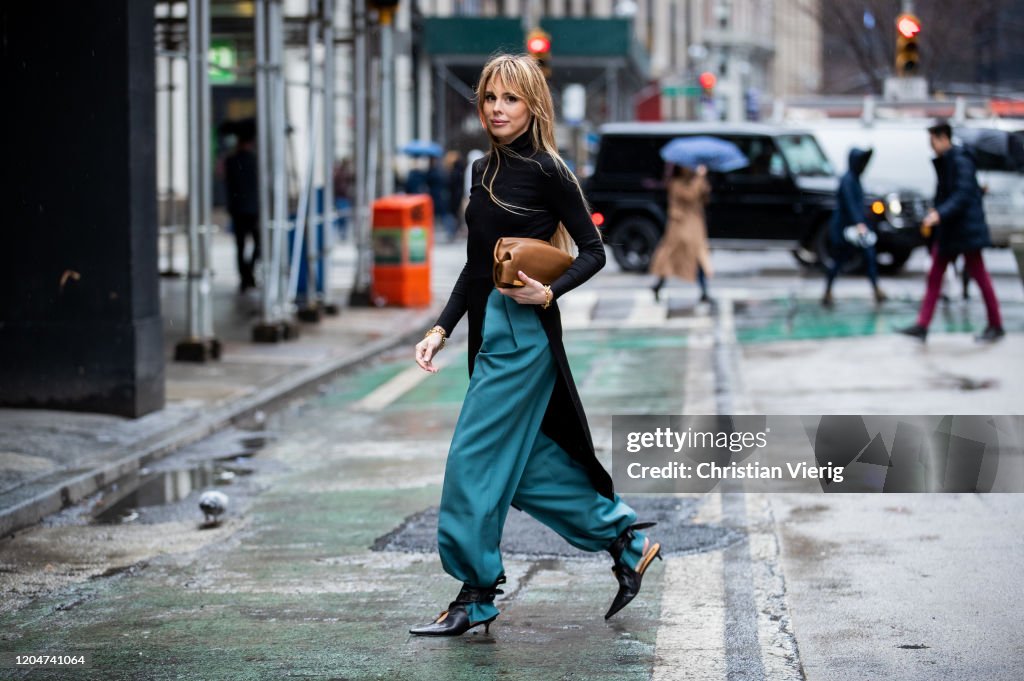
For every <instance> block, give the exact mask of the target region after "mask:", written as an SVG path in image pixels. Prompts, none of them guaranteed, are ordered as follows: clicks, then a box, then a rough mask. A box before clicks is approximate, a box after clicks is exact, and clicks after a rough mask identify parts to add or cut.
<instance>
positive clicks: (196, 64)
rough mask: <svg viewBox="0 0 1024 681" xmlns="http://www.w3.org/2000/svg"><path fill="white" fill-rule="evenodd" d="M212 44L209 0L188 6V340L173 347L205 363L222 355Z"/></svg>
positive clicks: (192, 1) (185, 358)
mask: <svg viewBox="0 0 1024 681" xmlns="http://www.w3.org/2000/svg"><path fill="white" fill-rule="evenodd" d="M209 43H210V4H209V0H189V2H188V66H189V69H188V71H189V72H188V147H189V153H188V162H189V169H188V171H189V172H188V218H189V220H188V222H189V224H188V282H187V300H186V305H187V309H186V312H187V318H188V322H187V326H188V337H187V338H185V339H184V340H182V341H181V342H179V343H178V344H177V346H176V347H175V352H174V358H175V360H179V361H193V362H195V361H198V362H205V361H206V360H208V359H217V358H219V357H220V342H219V341H217V339H215V338H214V337H213V314H212V300H211V293H212V291H211V288H212V286H211V278H212V272H211V271H210V233H211V231H212V225H210V202H211V198H212V197H211V195H210V193H211V189H212V186H211V181H212V175H211V168H210V155H209V150H210V147H209V144H210V143H209V137H210V134H209V133H210V81H209V69H208V67H207V57H206V55H207V52H208V50H209Z"/></svg>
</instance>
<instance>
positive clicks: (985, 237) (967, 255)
mask: <svg viewBox="0 0 1024 681" xmlns="http://www.w3.org/2000/svg"><path fill="white" fill-rule="evenodd" d="M928 134H929V135H930V137H931V145H932V150H933V151H934V152H935V160H934V161H932V163H933V164H934V165H935V174H936V176H937V177H938V184H937V186H936V189H935V208H933V209H932V210H931V211H929V212H928V214H927V215H926V216H925V218H924V222H922V223H921V227H922V229H923V230H924V231H925V232H926V233H928V232H930V231H932V230H934V231H935V240H934V241H933V243H932V266H931V269H930V270H929V272H928V288H927V289H926V291H925V295H924V300H923V301H922V302H921V310H920V312H919V313H918V317H917V322H916V323H915V324H912V325H910V326H908V327H906V328H903V329H898V331H899V332H900V333H902V334H906V335H908V336H912V337H914V338H917V339H919V340H921V341H924V340H925V338H927V336H928V324H930V323H931V321H932V315H933V314H934V313H935V305H936V303H937V302H938V300H939V296H940V294H941V293H942V276H943V274H945V272H946V267H947V266H948V265H949V264H950V263H951V262H953V261H954V260H956V259H957V257H958V256H960V255H963V256H964V265H965V268H966V271H967V273H968V274H969V275H970V276H971V277H972V278H973V279H974V280H975V281H976V282H978V288H980V289H981V296H982V298H983V299H984V300H985V311H986V313H987V315H988V326H987V327H986V328H985V330H984V331H983V332H982V333H980V334H978V335H977V336H975V340H977V341H979V342H989V343H990V342H993V341H997V340H999V339H1000V338H1002V337H1003V336H1005V335H1006V332H1005V331H1003V321H1002V318H1001V317H1000V315H999V301H997V300H996V293H995V290H994V289H993V288H992V280H991V279H990V278H989V276H988V272H987V271H986V270H985V261H984V260H982V257H981V249H983V248H985V247H987V246H991V245H992V241H991V239H990V237H989V233H988V224H987V223H986V222H985V211H984V209H983V208H982V203H981V196H982V192H981V187H979V186H978V179H977V177H976V175H975V168H974V159H973V158H972V157H971V155H970V153H969V152H968V151H967V150H965V149H963V148H961V147H955V146H953V130H952V128H951V127H950V125H949V123H948V122H946V121H939V122H937V123H936V124H935V125H933V126H932V127H930V128H928Z"/></svg>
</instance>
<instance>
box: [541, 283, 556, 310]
mask: <svg viewBox="0 0 1024 681" xmlns="http://www.w3.org/2000/svg"><path fill="white" fill-rule="evenodd" d="M544 293H546V294H547V300H545V301H544V304H543V305H541V306H540V309H542V310H546V309H548V308H549V307H551V301H552V300H554V299H555V294H554V293H552V292H551V287H550V286H545V287H544Z"/></svg>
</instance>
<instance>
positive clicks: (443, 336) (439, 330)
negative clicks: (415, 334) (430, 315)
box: [423, 326, 448, 348]
mask: <svg viewBox="0 0 1024 681" xmlns="http://www.w3.org/2000/svg"><path fill="white" fill-rule="evenodd" d="M432 333H439V334H441V347H442V348H443V347H444V345H445V343H447V342H448V334H447V333H446V332H445V330H444V329H443V328H441V327H440V326H432V327H430V328H429V329H427V332H426V333H425V334H423V337H424V338H426V337H427V336H429V335H430V334H432Z"/></svg>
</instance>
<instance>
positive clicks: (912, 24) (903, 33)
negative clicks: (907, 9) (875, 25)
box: [896, 14, 921, 76]
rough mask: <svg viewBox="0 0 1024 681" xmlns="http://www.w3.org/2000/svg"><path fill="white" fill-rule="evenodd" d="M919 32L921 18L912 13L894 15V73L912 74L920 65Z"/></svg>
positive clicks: (898, 74)
mask: <svg viewBox="0 0 1024 681" xmlns="http://www.w3.org/2000/svg"><path fill="white" fill-rule="evenodd" d="M920 33H921V20H920V19H918V18H917V17H915V16H914V15H913V14H901V15H899V16H898V17H896V75H897V76H913V75H915V74H917V72H918V70H919V69H920V67H921V51H920V49H919V48H918V46H917V37H918V34H920Z"/></svg>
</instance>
